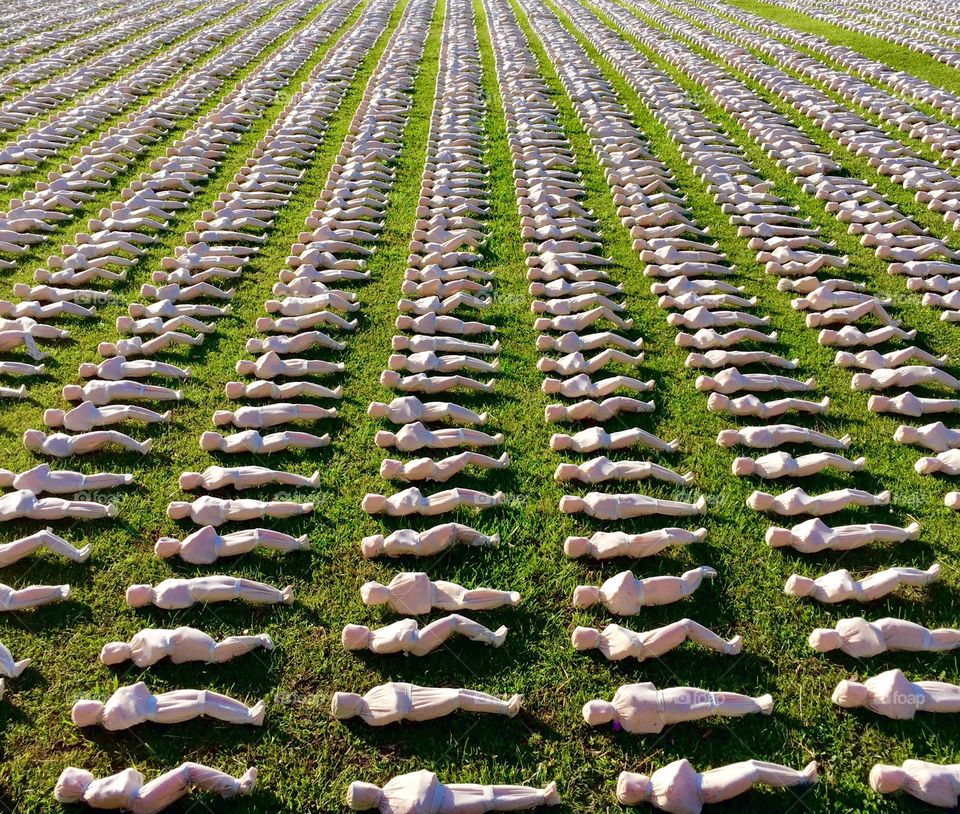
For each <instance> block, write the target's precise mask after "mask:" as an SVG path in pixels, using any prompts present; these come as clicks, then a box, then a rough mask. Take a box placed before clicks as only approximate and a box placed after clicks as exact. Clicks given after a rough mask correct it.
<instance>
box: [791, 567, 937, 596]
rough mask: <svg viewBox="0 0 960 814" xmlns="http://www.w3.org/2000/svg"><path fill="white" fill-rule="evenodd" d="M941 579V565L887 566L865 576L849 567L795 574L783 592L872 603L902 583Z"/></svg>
mask: <svg viewBox="0 0 960 814" xmlns="http://www.w3.org/2000/svg"><path fill="white" fill-rule="evenodd" d="M939 578H940V566H939V565H936V564H934V565H931V566H930V567H929V568H928V569H927V570H926V571H924V570H923V569H921V568H900V567H897V568H887V569H885V570H883V571H877V572H876V573H875V574H869V575H868V576H865V577H863V578H862V579H854V577H853V574H851V573H850V572H849V571H848V570H847V569H846V568H841V569H840V570H838V571H831V572H830V573H829V574H824V575H823V576H822V577H817V578H816V579H810V577H804V576H801V575H800V574H792V575H791V576H790V577H789V578H788V579H787V583H786V585H784V586H783V592H784V593H785V594H790V595H791V596H799V597H807V596H808V597H810V598H811V599H816V600H817V601H818V602H826V603H833V602H845V601H847V600H853V601H855V602H873V601H874V600H877V599H880V598H881V597H884V596H886V595H887V594H889V593H893V591H895V590H896V589H897V588H899V587H900V586H901V585H912V586H914V587H917V588H922V587H925V586H927V585H930V584H931V583H933V582H936V581H937V580H938V579H939Z"/></svg>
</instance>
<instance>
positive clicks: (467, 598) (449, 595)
mask: <svg viewBox="0 0 960 814" xmlns="http://www.w3.org/2000/svg"><path fill="white" fill-rule="evenodd" d="M360 598H361V599H362V600H363V604H364V605H389V606H390V607H391V608H392V609H393V610H394V611H396V612H397V613H403V614H410V615H411V616H419V615H422V614H424V613H429V612H430V610H431V609H433V608H437V609H438V610H445V611H459V610H475V611H476V610H491V609H493V608H500V607H503V606H504V605H509V606H511V607H516V606H517V605H519V604H520V594H519V593H518V592H517V591H498V590H494V589H493V588H463V587H462V586H460V585H456V584H454V583H452V582H444V581H442V580H438V581H435V582H434V581H431V580H430V577H428V576H427V575H426V574H425V573H423V572H422V571H405V572H402V573H400V574H397V576H395V577H394V578H393V579H392V580H390V582H389V583H388V584H387V585H381V584H380V583H379V582H365V583H364V584H363V585H362V586H360Z"/></svg>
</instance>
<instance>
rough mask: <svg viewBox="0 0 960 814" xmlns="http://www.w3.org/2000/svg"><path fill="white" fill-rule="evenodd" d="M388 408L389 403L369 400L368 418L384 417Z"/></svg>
mask: <svg viewBox="0 0 960 814" xmlns="http://www.w3.org/2000/svg"><path fill="white" fill-rule="evenodd" d="M389 409H390V405H388V404H385V403H384V402H382V401H371V402H370V406H369V407H367V415H368V416H370V418H385V417H386V415H387V413H388V411H389Z"/></svg>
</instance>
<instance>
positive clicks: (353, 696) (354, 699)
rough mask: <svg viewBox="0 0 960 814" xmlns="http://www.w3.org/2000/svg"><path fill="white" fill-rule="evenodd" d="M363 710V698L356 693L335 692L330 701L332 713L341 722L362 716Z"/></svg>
mask: <svg viewBox="0 0 960 814" xmlns="http://www.w3.org/2000/svg"><path fill="white" fill-rule="evenodd" d="M362 708H363V696H361V695H357V693H355V692H335V693H334V694H333V698H332V699H331V701H330V712H331V714H332V715H333V717H334V718H339V719H340V720H341V721H342V720H344V719H346V718H353V717H354V716H356V715H359V714H360V710H361V709H362Z"/></svg>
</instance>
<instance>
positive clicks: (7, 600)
mask: <svg viewBox="0 0 960 814" xmlns="http://www.w3.org/2000/svg"><path fill="white" fill-rule="evenodd" d="M69 598H70V586H69V585H31V586H30V587H28V588H20V589H16V588H11V587H10V586H9V585H4V584H2V583H0V613H3V612H9V611H18V610H27V609H28V608H39V607H41V606H42V605H52V604H55V603H57V602H64V601H66V600H67V599H69Z"/></svg>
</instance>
